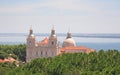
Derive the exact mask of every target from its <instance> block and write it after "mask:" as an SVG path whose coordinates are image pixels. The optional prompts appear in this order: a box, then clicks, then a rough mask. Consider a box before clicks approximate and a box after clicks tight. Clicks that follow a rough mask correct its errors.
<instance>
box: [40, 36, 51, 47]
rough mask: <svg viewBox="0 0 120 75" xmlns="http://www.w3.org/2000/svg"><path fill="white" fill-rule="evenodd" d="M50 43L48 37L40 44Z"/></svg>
mask: <svg viewBox="0 0 120 75" xmlns="http://www.w3.org/2000/svg"><path fill="white" fill-rule="evenodd" d="M48 43H49V39H48V38H47V37H46V38H44V39H43V40H42V41H40V42H39V44H42V45H45V44H48Z"/></svg>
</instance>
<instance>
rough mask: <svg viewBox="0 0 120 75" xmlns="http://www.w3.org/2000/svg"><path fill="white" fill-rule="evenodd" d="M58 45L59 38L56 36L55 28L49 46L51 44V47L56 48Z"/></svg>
mask: <svg viewBox="0 0 120 75" xmlns="http://www.w3.org/2000/svg"><path fill="white" fill-rule="evenodd" d="M57 43H58V39H57V36H56V34H55V30H54V28H53V29H52V30H51V35H50V37H49V44H50V45H51V46H56V45H57Z"/></svg>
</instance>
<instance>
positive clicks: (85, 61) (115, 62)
mask: <svg viewBox="0 0 120 75" xmlns="http://www.w3.org/2000/svg"><path fill="white" fill-rule="evenodd" d="M0 48H1V47H0ZM3 49H4V48H3ZM4 50H5V52H6V53H7V52H8V53H11V54H15V55H16V56H17V57H18V58H20V60H23V59H21V57H22V55H23V57H25V54H24V53H25V51H24V50H25V45H17V47H16V46H15V47H14V46H13V47H12V49H11V51H9V50H8V49H7V48H5V49H4ZM0 51H2V50H1V49H0ZM21 53H23V54H21ZM119 64H120V52H119V51H118V50H107V51H104V50H100V51H98V52H92V53H89V54H85V53H73V54H63V55H60V56H56V57H54V58H37V59H35V60H32V61H31V62H29V63H26V64H25V65H23V66H19V67H16V66H15V64H14V63H0V75H28V74H29V75H119V74H120V71H119V70H120V65H119Z"/></svg>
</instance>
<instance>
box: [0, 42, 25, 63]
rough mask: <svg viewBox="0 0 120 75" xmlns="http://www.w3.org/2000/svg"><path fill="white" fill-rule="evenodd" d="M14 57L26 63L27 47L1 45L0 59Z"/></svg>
mask: <svg viewBox="0 0 120 75" xmlns="http://www.w3.org/2000/svg"><path fill="white" fill-rule="evenodd" d="M7 57H13V58H15V59H17V58H18V59H19V60H21V61H25V57H26V45H25V44H23V45H22V44H20V45H0V58H3V59H4V58H7Z"/></svg>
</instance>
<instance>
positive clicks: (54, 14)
mask: <svg viewBox="0 0 120 75" xmlns="http://www.w3.org/2000/svg"><path fill="white" fill-rule="evenodd" d="M31 25H32V27H33V30H34V32H35V33H49V32H50V30H51V28H52V26H53V25H54V26H55V29H56V32H58V33H64V32H67V31H68V29H69V27H70V31H71V32H72V33H120V0H0V33H9V32H14V33H16V32H19V33H27V32H28V30H29V28H30V26H31Z"/></svg>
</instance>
